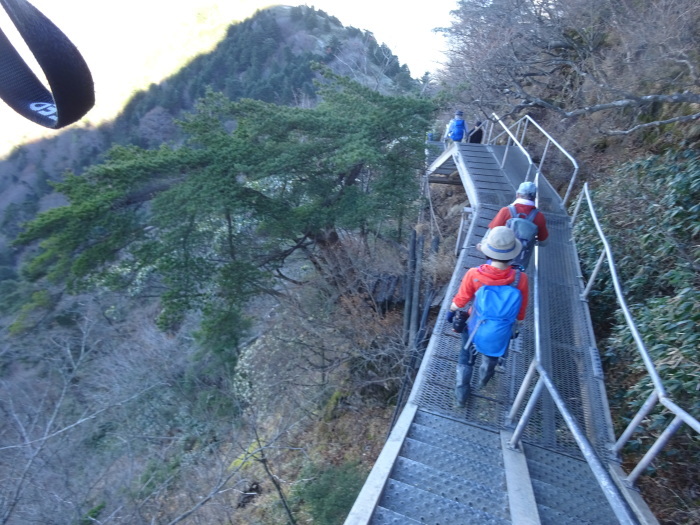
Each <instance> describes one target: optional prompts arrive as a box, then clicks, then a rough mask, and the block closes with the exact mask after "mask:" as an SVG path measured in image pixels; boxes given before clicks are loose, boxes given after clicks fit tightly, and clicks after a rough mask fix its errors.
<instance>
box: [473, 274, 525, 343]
mask: <svg viewBox="0 0 700 525" xmlns="http://www.w3.org/2000/svg"><path fill="white" fill-rule="evenodd" d="M515 271H516V274H515V280H514V281H513V282H512V283H510V284H506V285H493V284H485V285H483V286H481V288H479V289H478V290H477V291H476V294H474V305H473V306H472V313H471V316H470V317H469V323H468V326H469V335H470V336H471V338H472V343H473V344H474V347H475V348H476V350H477V351H478V352H481V353H482V354H484V355H488V356H492V357H500V356H502V355H503V354H505V352H506V350H507V349H508V345H509V344H510V339H511V337H512V336H513V327H514V326H515V321H516V319H517V317H518V312H519V311H520V306H521V305H522V302H523V296H522V294H521V293H520V290H518V288H517V286H518V283H519V282H520V270H515Z"/></svg>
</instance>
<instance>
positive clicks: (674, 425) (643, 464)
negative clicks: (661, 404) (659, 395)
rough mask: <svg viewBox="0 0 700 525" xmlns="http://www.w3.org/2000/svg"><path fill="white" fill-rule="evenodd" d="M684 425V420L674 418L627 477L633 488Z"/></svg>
mask: <svg viewBox="0 0 700 525" xmlns="http://www.w3.org/2000/svg"><path fill="white" fill-rule="evenodd" d="M682 424H683V420H682V419H681V418H680V417H678V416H676V417H674V418H673V421H671V424H670V425H668V426H667V427H666V428H665V429H664V431H663V432H662V433H661V435H660V436H659V439H657V440H656V442H655V443H654V444H653V445H652V446H651V448H650V449H649V450H648V451H647V453H646V454H644V457H643V458H642V459H641V460H640V461H639V463H637V466H636V467H634V470H633V471H632V472H630V474H629V476H627V482H628V483H629V484H630V485H631V486H634V483H635V481H637V478H638V477H639V476H640V474H642V472H644V471H645V470H646V468H647V467H648V466H649V464H650V463H651V462H652V461H653V460H654V458H655V457H656V456H657V455H658V454H659V452H661V450H662V449H663V448H664V447H665V446H666V443H668V441H669V440H670V439H671V438H672V437H673V434H675V433H676V430H678V429H679V428H680V426H681V425H682Z"/></svg>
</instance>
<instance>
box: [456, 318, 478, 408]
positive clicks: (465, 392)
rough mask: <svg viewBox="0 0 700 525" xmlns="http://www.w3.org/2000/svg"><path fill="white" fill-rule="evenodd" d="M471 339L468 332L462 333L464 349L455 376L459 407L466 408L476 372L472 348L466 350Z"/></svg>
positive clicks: (460, 354) (461, 351)
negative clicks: (473, 374) (474, 372)
mask: <svg viewBox="0 0 700 525" xmlns="http://www.w3.org/2000/svg"><path fill="white" fill-rule="evenodd" d="M468 339H469V335H468V331H467V330H464V332H462V349H461V350H460V351H459V359H458V360H457V373H456V376H455V398H456V400H457V405H458V406H464V404H465V403H466V402H467V397H469V393H470V391H471V384H470V383H471V380H472V371H473V370H474V355H473V352H472V350H471V348H466V343H467V340H468Z"/></svg>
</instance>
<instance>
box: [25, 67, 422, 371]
mask: <svg viewBox="0 0 700 525" xmlns="http://www.w3.org/2000/svg"><path fill="white" fill-rule="evenodd" d="M328 79H329V83H328V84H327V85H326V86H325V87H324V88H323V102H322V103H321V104H319V105H318V106H317V107H316V108H313V109H300V108H291V107H284V106H277V105H274V104H270V103H265V102H260V101H254V100H250V99H243V100H240V101H238V102H233V101H230V100H228V99H226V98H225V97H223V96H222V95H220V94H214V93H210V94H209V95H208V96H207V97H205V99H203V100H202V101H200V102H199V104H198V106H197V110H196V111H195V112H194V113H193V114H191V115H189V116H188V117H187V118H186V119H185V120H184V121H183V122H182V123H181V125H182V128H183V130H184V132H185V133H186V135H187V137H188V138H187V140H186V142H185V144H184V145H182V146H180V147H161V148H160V149H158V150H145V149H141V148H137V147H115V148H113V149H112V150H111V151H110V153H109V155H108V157H107V159H106V161H105V162H104V163H103V164H99V165H95V166H92V167H91V168H90V169H88V170H87V171H86V173H85V174H84V175H83V176H80V177H78V176H76V175H71V176H68V177H67V178H66V180H65V181H64V182H63V183H61V184H59V185H57V189H58V191H60V192H62V193H63V194H64V195H65V196H66V197H67V198H68V199H69V201H70V205H68V206H65V207H61V208H55V209H52V210H49V211H47V212H45V213H42V214H41V215H39V216H38V217H37V219H36V220H34V221H32V222H31V223H29V224H28V226H27V228H26V230H25V231H24V232H23V233H22V234H21V235H20V237H19V239H18V241H17V242H18V243H19V244H24V245H26V244H29V243H33V242H35V241H40V248H41V249H40V253H39V254H38V255H36V256H35V257H34V258H33V259H32V260H31V261H30V262H29V264H28V265H27V266H26V267H25V274H26V275H27V276H29V277H31V278H32V279H34V280H37V279H40V278H42V277H46V278H49V279H50V280H52V281H54V282H66V283H67V284H68V285H69V289H71V290H74V291H75V290H79V289H81V288H83V287H85V286H89V285H99V286H109V287H111V288H116V289H121V290H128V291H129V292H130V293H142V294H146V293H147V294H151V295H153V294H157V296H158V297H159V298H160V299H161V302H162V312H161V315H160V319H159V321H160V325H161V326H162V327H163V328H164V329H171V330H172V329H177V327H178V326H179V323H180V322H181V321H182V319H183V318H184V315H185V314H186V313H187V312H190V311H197V312H201V313H202V315H203V321H202V324H201V330H200V332H199V336H200V341H201V342H202V343H203V344H204V345H205V346H206V347H207V348H208V349H210V350H213V351H217V352H220V353H222V355H224V356H225V359H226V360H228V361H231V360H233V361H235V349H236V345H237V342H238V340H239V338H240V337H241V335H242V334H243V333H244V331H245V328H246V321H245V319H244V316H243V314H242V312H243V307H244V305H245V304H246V302H247V301H248V300H249V299H250V298H251V297H253V296H254V295H256V294H259V293H262V292H264V291H266V290H269V289H270V279H271V277H272V276H273V275H275V272H276V271H279V270H280V269H281V268H282V267H283V265H284V263H285V261H286V259H287V258H288V257H289V256H290V255H291V254H292V253H295V252H297V251H299V250H302V251H305V252H306V256H307V257H309V258H310V260H311V262H312V263H315V264H316V263H318V258H319V257H323V253H324V250H332V249H333V248H334V246H336V245H337V244H338V243H340V242H342V241H341V238H342V237H343V235H341V233H339V231H340V230H341V229H342V230H343V231H347V232H352V235H366V234H367V233H368V232H377V231H380V230H383V231H384V233H386V232H388V231H396V228H397V227H396V224H397V222H396V221H397V220H398V219H399V218H402V217H403V216H405V215H406V214H407V213H409V212H410V211H411V210H412V209H413V207H414V205H415V204H414V203H415V201H416V199H417V196H418V184H417V182H418V181H417V179H418V173H419V170H420V169H421V168H422V163H423V156H424V154H423V139H422V137H423V135H424V133H425V129H427V128H428V126H429V122H430V119H431V116H432V112H433V107H432V104H431V103H430V102H428V101H426V100H423V99H416V98H410V97H389V96H383V95H380V94H378V93H376V92H373V91H371V90H369V89H367V88H364V87H362V86H360V85H358V84H355V83H353V82H351V81H348V80H346V79H342V78H337V77H332V76H331V75H330V74H328ZM234 122H235V130H234V131H233V132H230V129H231V124H232V123H234ZM311 248H314V250H313V251H312V250H311ZM317 266H318V265H317ZM328 277H329V279H330V280H331V281H332V282H333V283H334V284H335V286H341V287H342V279H338V276H337V275H336V276H328Z"/></svg>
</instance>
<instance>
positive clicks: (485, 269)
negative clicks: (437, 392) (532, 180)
mask: <svg viewBox="0 0 700 525" xmlns="http://www.w3.org/2000/svg"><path fill="white" fill-rule="evenodd" d="M521 249H522V247H521V245H520V241H518V240H517V239H516V238H515V234H514V233H513V231H512V230H511V229H509V228H506V227H505V226H497V227H495V228H494V229H493V230H492V231H491V235H489V237H488V239H485V240H484V242H483V246H482V247H481V251H482V252H483V253H484V254H485V255H486V256H487V257H489V258H490V263H489V264H482V265H480V266H478V267H476V268H470V269H469V270H467V273H466V274H465V275H464V277H463V278H462V282H461V283H460V285H459V289H458V291H457V294H456V295H455V296H454V298H453V299H452V304H451V305H450V309H449V311H448V313H447V322H449V323H452V321H453V319H454V316H455V312H456V311H457V310H459V309H461V308H464V307H465V306H467V304H469V303H470V302H471V301H472V300H473V299H474V297H475V295H476V292H477V290H479V288H481V287H482V286H484V285H495V286H504V285H513V284H514V283H515V281H516V280H517V286H516V289H517V290H518V291H519V292H520V296H521V297H520V299H521V302H520V308H519V310H517V317H516V319H517V321H516V320H514V322H513V324H514V326H513V330H512V337H517V333H518V328H517V323H518V322H519V321H522V320H523V319H525V313H526V311H527V302H528V278H527V275H526V274H525V272H522V271H520V270H519V269H517V268H514V267H512V266H511V261H512V260H513V259H514V258H515V257H517V255H518V254H519V253H520V250H521ZM473 307H474V305H473V304H472V308H470V314H472V309H473ZM470 321H471V319H470ZM469 331H473V329H472V327H471V323H470V330H464V331H463V332H462V349H461V351H460V353H459V359H458V361H457V376H456V385H455V396H456V398H457V403H456V404H457V407H458V408H463V407H464V406H465V403H466V399H467V397H468V396H469V393H470V390H471V385H470V383H471V376H472V370H473V367H474V356H475V354H474V353H473V352H472V348H471V346H472V345H471V344H469V345H467V343H468V342H469V335H470V334H469ZM509 335H510V334H509ZM506 348H507V343H506ZM477 350H478V348H477ZM504 351H505V350H504ZM501 355H503V353H501V354H500V355H486V354H483V353H482V360H481V366H480V367H479V387H480V388H483V387H484V386H486V383H488V381H489V380H490V379H491V377H493V374H494V372H495V368H496V365H497V364H498V359H499V357H500V356H501Z"/></svg>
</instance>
